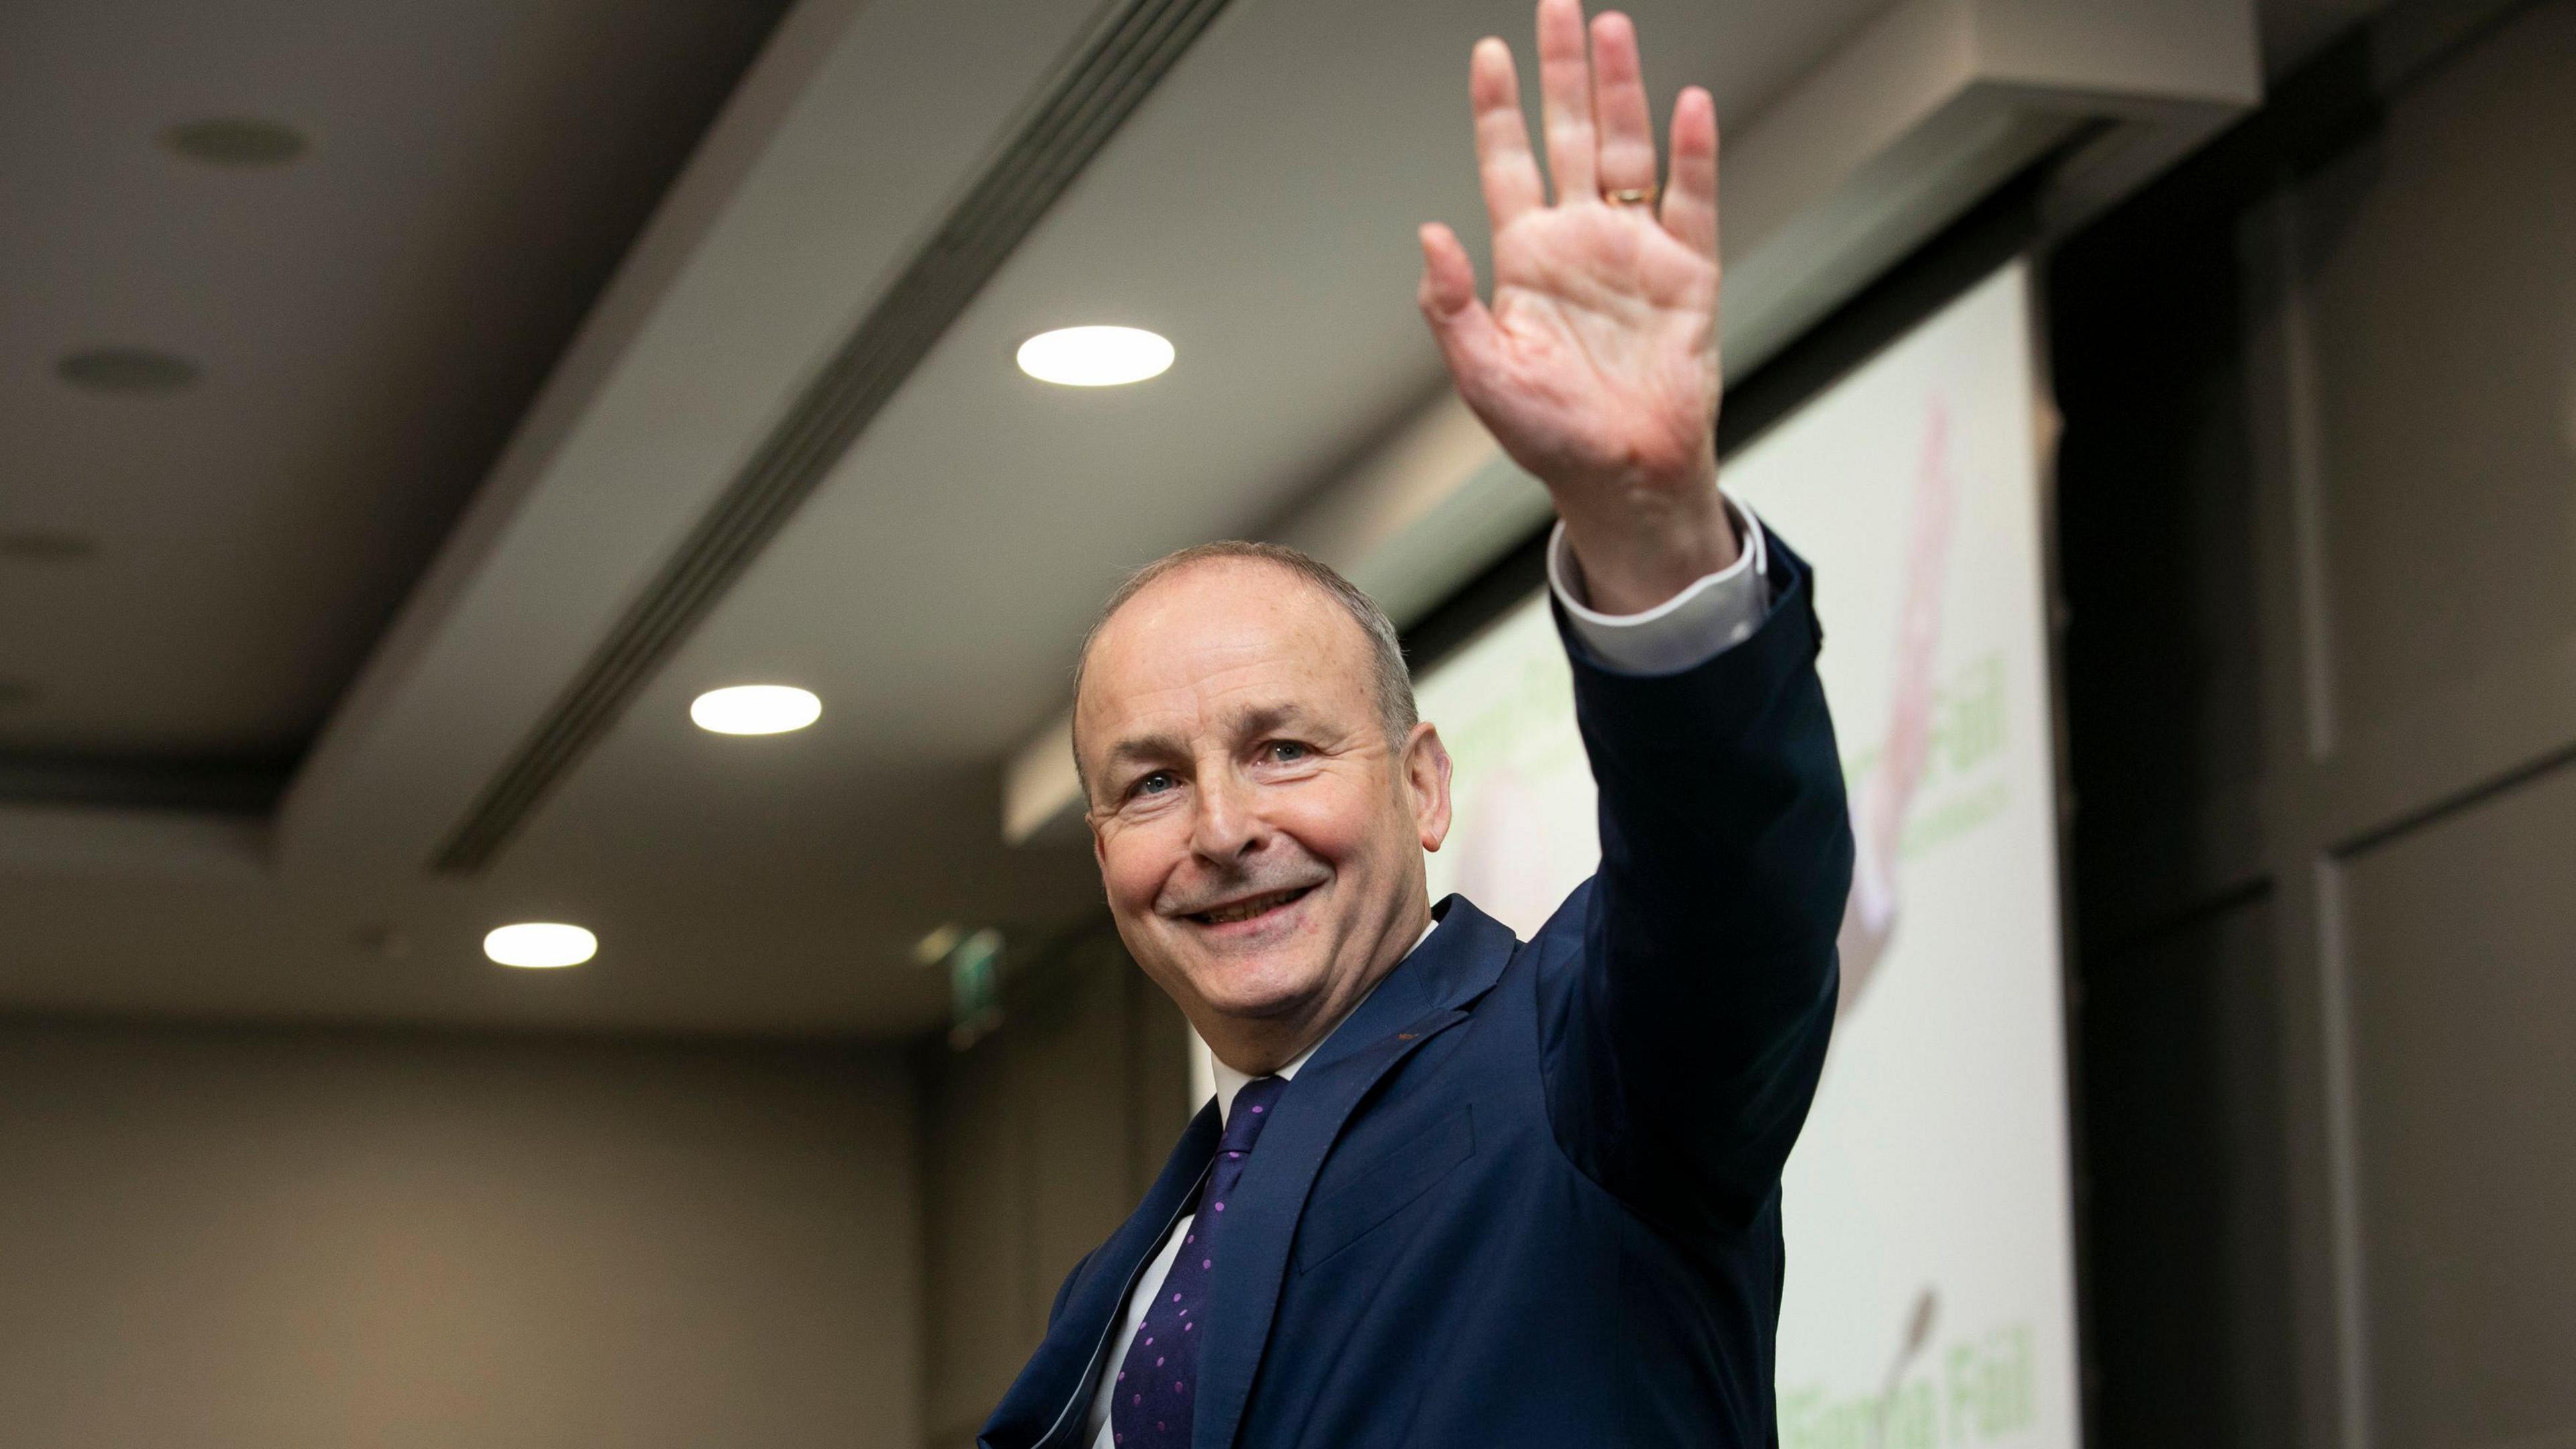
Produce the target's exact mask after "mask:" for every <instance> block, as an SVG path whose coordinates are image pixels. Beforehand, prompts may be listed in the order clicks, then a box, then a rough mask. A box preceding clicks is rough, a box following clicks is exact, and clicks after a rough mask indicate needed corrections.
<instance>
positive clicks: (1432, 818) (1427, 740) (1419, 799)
mask: <svg viewBox="0 0 2576 1449" xmlns="http://www.w3.org/2000/svg"><path fill="white" fill-rule="evenodd" d="M1403 764H1404V787H1405V793H1406V794H1407V795H1408V796H1409V797H1411V801H1412V805H1413V825H1414V831H1415V833H1416V834H1417V835H1419V836H1420V837H1421V840H1422V848H1423V849H1425V850H1438V849H1439V848H1440V842H1442V841H1444V840H1447V839H1448V838H1449V768H1450V767H1449V747H1448V746H1447V745H1444V744H1442V743H1440V731H1439V730H1438V729H1437V728H1435V727H1434V726H1433V725H1432V724H1431V723H1430V722H1429V721H1428V720H1425V721H1423V722H1422V723H1420V724H1417V725H1415V726H1414V727H1413V730H1412V732H1411V733H1410V734H1407V735H1406V736H1405V737H1404V761H1403Z"/></svg>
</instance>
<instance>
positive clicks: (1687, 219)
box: [1664, 86, 1717, 260]
mask: <svg viewBox="0 0 2576 1449" xmlns="http://www.w3.org/2000/svg"><path fill="white" fill-rule="evenodd" d="M1664 230H1666V231H1668V232H1671V233H1672V234H1673V236H1674V237H1675V238H1676V239H1677V240H1679V241H1681V242H1682V243H1683V244H1685V245H1687V246H1689V247H1691V248H1692V249H1694V250H1696V251H1698V252H1699V253H1701V254H1702V255H1704V256H1706V257H1708V258H1710V259H1711V260H1715V259H1716V257H1717V102H1715V101H1714V100H1711V99H1710V98H1709V94H1708V92H1706V91H1704V90H1702V89H1700V88H1699V87H1698V86H1691V87H1689V88H1688V89H1686V90H1684V91H1683V92H1682V93H1681V96H1680V98H1679V99H1677V100H1675V101H1674V102H1673V174H1672V179H1671V181H1669V182H1668V183H1666V185H1665V186H1664Z"/></svg>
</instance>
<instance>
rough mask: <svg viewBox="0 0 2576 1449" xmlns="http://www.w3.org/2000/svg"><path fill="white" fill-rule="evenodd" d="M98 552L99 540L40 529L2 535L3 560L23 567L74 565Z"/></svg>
mask: <svg viewBox="0 0 2576 1449" xmlns="http://www.w3.org/2000/svg"><path fill="white" fill-rule="evenodd" d="M97 552H98V540H97V539H94V538H88V537H85V536H83V535H81V534H77V533H54V532H51V531H49V530H46V529H41V528H22V529H14V530H11V531H8V532H0V558H5V559H11V560H14V561H17V562H20V563H71V562H74V561H76V560H79V559H85V558H88V557H89V556H90V555H92V554H94V553H97Z"/></svg>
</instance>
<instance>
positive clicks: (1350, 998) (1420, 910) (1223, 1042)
mask: <svg viewBox="0 0 2576 1449" xmlns="http://www.w3.org/2000/svg"><path fill="white" fill-rule="evenodd" d="M1430 929H1431V901H1430V898H1429V897H1428V896H1416V897H1415V898H1413V899H1412V900H1411V901H1409V902H1408V903H1407V905H1406V907H1405V909H1404V910H1402V911H1401V912H1400V913H1399V914H1398V916H1397V919H1396V920H1395V921H1394V922H1393V923H1391V926H1390V928H1389V929H1388V930H1387V931H1386V933H1385V934H1384V935H1383V936H1381V937H1380V938H1379V941H1378V945H1377V949H1376V950H1374V951H1372V952H1371V953H1370V955H1369V959H1368V965H1367V967H1366V969H1364V970H1362V971H1361V972H1360V973H1359V974H1358V975H1356V976H1354V977H1352V978H1351V979H1350V980H1348V981H1345V982H1341V983H1338V984H1336V985H1335V986H1333V987H1330V988H1328V989H1327V990H1326V991H1324V992H1321V993H1319V994H1318V995H1317V996H1316V997H1315V998H1314V999H1313V1001H1312V1002H1311V1003H1308V1004H1301V1006H1300V1008H1299V1009H1298V1010H1296V1011H1293V1012H1288V1013H1283V1014H1281V1015H1279V1016H1269V1017H1255V1018H1245V1017H1214V1018H1213V1019H1212V1020H1209V1021H1203V1022H1195V1023H1193V1024H1194V1025H1196V1026H1197V1027H1198V1029H1199V1035H1200V1036H1201V1037H1203V1038H1205V1039H1206V1041H1207V1044H1208V1050H1209V1052H1211V1053H1212V1054H1213V1055H1214V1056H1215V1057H1216V1059H1217V1060H1218V1061H1221V1062H1223V1063H1225V1064H1226V1065H1227V1066H1229V1067H1232V1068H1233V1069H1234V1070H1236V1071H1238V1072H1241V1073H1243V1074H1244V1075H1245V1076H1247V1077H1266V1076H1270V1075H1271V1074H1273V1073H1275V1072H1277V1071H1278V1070H1279V1069H1280V1068H1282V1067H1284V1066H1286V1065H1288V1064H1289V1063H1290V1062H1293V1061H1296V1060H1297V1059H1298V1058H1300V1057H1303V1056H1304V1055H1306V1053H1308V1052H1310V1051H1312V1050H1314V1049H1315V1047H1316V1046H1318V1045H1320V1044H1321V1043H1322V1042H1323V1040H1324V1038H1326V1037H1328V1036H1331V1035H1332V1034H1333V1029H1334V1028H1335V1027H1338V1026H1340V1025H1341V1024H1342V1023H1343V1022H1344V1021H1347V1020H1349V1019H1350V1015H1351V1013H1352V1012H1354V1011H1357V1010H1358V1009H1359V1005H1360V1003H1361V1002H1363V1001H1365V1000H1367V999H1368V994H1369V993H1370V992H1372V991H1375V990H1376V989H1377V984H1378V983H1379V982H1381V981H1384V980H1385V979H1386V977H1387V973H1388V972H1391V971H1393V970H1394V969H1395V968H1396V966H1397V965H1398V964H1400V963H1401V962H1402V961H1403V960H1404V958H1405V957H1407V956H1409V955H1411V954H1413V948H1414V947H1415V946H1416V945H1417V944H1419V943H1420V942H1421V940H1422V938H1423V936H1424V935H1425V934H1426V933H1427V932H1429V931H1430ZM1211 1015H1213V1014H1211Z"/></svg>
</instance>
